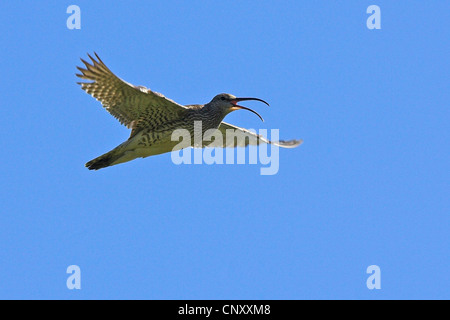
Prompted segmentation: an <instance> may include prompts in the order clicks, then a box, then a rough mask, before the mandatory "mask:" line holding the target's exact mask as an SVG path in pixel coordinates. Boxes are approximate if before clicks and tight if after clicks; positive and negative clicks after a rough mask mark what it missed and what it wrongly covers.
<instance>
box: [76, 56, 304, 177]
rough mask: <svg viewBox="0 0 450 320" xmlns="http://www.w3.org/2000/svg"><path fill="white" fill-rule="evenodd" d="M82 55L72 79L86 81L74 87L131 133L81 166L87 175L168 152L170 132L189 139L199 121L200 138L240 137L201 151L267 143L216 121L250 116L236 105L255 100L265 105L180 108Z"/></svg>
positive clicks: (221, 102) (220, 102)
mask: <svg viewBox="0 0 450 320" xmlns="http://www.w3.org/2000/svg"><path fill="white" fill-rule="evenodd" d="M88 56H89V58H90V59H91V63H89V62H87V61H85V60H83V59H81V61H82V62H83V63H84V65H85V68H80V67H77V68H78V70H80V71H81V74H77V76H78V77H79V78H81V79H84V80H88V81H91V82H78V84H80V85H81V88H82V89H83V90H85V91H86V92H87V93H89V94H90V95H92V96H93V97H94V98H96V99H97V100H98V101H100V102H101V103H102V105H103V107H104V108H105V109H106V110H107V111H108V112H109V113H111V114H112V115H113V116H114V117H115V118H116V119H118V120H119V121H120V123H121V124H123V125H125V126H127V127H128V128H130V129H131V135H130V137H129V139H128V140H127V141H125V142H124V143H122V144H121V145H119V146H118V147H116V148H115V149H113V150H111V151H110V152H108V153H106V154H104V155H102V156H100V157H98V158H95V159H93V160H91V161H89V162H88V163H86V167H88V168H89V169H91V170H97V169H101V168H104V167H108V166H112V165H116V164H119V163H123V162H127V161H130V160H133V159H135V158H138V157H148V156H151V155H156V154H161V153H165V152H170V151H173V150H174V148H175V146H176V145H177V144H178V143H179V142H178V141H172V140H171V135H172V133H173V131H174V130H176V129H186V130H188V131H189V132H190V133H191V135H192V137H193V133H194V123H195V122H196V121H201V122H202V137H203V134H204V133H205V132H206V131H207V130H208V129H219V130H220V131H221V132H222V133H223V134H224V137H225V132H226V130H227V129H228V130H230V129H232V130H234V131H235V132H236V134H237V135H242V137H243V138H245V139H237V140H234V139H233V141H214V142H213V143H211V142H208V143H206V142H205V143H203V142H202V145H201V146H202V147H203V146H214V147H237V146H242V147H243V146H247V145H249V144H251V145H258V144H259V143H261V142H263V143H272V142H271V141H269V140H267V139H265V138H264V137H261V136H258V135H256V134H254V133H252V132H250V131H248V130H246V129H243V128H239V127H236V126H233V125H230V124H227V123H224V122H222V120H223V119H224V117H225V116H226V115H227V114H228V113H230V112H231V111H233V110H237V109H247V110H249V111H252V112H254V113H256V112H255V111H253V110H251V109H248V108H245V107H242V106H238V105H237V102H238V101H243V100H259V101H262V102H264V103H266V102H265V101H263V100H260V99H256V98H236V97H235V96H233V95H230V94H219V95H217V96H216V97H214V98H213V100H212V101H211V102H209V103H208V104H205V105H189V106H183V105H180V104H178V103H176V102H175V101H173V100H170V99H168V98H166V97H164V96H163V95H162V94H160V93H157V92H154V91H151V90H150V89H147V88H145V87H142V86H134V85H132V84H130V83H128V82H126V81H124V80H122V79H120V78H118V77H117V76H116V75H115V74H114V73H112V72H111V70H109V69H108V67H106V65H105V64H104V63H103V61H102V60H101V59H100V58H99V56H98V55H97V54H95V57H96V58H97V59H94V58H93V57H92V56H90V55H88ZM256 114H257V113H256ZM257 115H258V114H257ZM258 116H259V115H258ZM259 117H260V116H259ZM261 119H262V118H261ZM224 140H225V139H224ZM239 141H240V142H239ZM301 142H302V141H301V140H291V141H279V142H273V143H275V144H277V145H279V146H281V147H286V148H292V147H296V146H298V145H300V144H301Z"/></svg>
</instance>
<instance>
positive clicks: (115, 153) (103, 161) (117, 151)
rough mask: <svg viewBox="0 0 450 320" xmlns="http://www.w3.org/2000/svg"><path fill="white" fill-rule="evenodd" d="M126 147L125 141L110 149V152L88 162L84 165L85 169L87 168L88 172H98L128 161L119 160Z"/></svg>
mask: <svg viewBox="0 0 450 320" xmlns="http://www.w3.org/2000/svg"><path fill="white" fill-rule="evenodd" d="M126 145H127V141H126V142H125V143H122V144H121V145H119V146H118V147H116V148H114V149H112V150H111V151H109V152H107V153H105V154H102V155H101V156H99V157H97V158H95V159H93V160H91V161H89V162H88V163H86V164H85V166H86V168H88V169H89V170H98V169H102V168H106V167H109V166H112V165H116V164H119V163H122V162H126V161H129V160H128V159H121V158H123V157H124V154H126Z"/></svg>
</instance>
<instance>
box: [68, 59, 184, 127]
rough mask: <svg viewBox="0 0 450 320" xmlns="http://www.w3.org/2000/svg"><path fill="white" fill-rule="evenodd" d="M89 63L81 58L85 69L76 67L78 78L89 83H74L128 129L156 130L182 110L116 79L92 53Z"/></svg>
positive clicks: (181, 112) (178, 106) (177, 115)
mask: <svg viewBox="0 0 450 320" xmlns="http://www.w3.org/2000/svg"><path fill="white" fill-rule="evenodd" d="M88 56H89V58H90V59H91V61H92V62H91V63H88V62H86V61H85V60H83V59H81V61H82V62H83V63H84V64H85V66H86V69H83V68H80V67H77V68H78V70H80V71H81V74H77V76H78V77H80V78H81V79H85V80H90V81H93V82H87V83H86V82H78V84H80V85H81V88H82V89H83V90H84V91H86V92H87V93H89V94H90V95H92V96H93V97H94V98H96V99H97V100H98V101H100V102H101V103H102V105H103V107H104V108H105V109H106V110H108V112H109V113H110V114H112V115H113V116H114V117H115V118H117V119H118V120H119V121H120V123H121V124H124V125H125V126H127V127H128V128H131V129H136V128H141V127H157V126H159V125H161V124H163V123H165V122H168V121H171V120H174V119H178V118H179V117H180V116H182V114H183V112H185V111H186V108H185V107H184V106H182V105H180V104H178V103H176V102H174V101H172V100H170V99H168V98H166V97H164V96H163V95H162V94H160V93H157V92H153V91H151V90H150V89H147V88H145V87H142V86H134V85H132V84H130V83H128V82H125V81H123V80H122V79H120V78H119V77H117V76H116V75H115V74H114V73H112V72H111V70H109V69H108V67H107V66H106V65H105V64H104V63H103V61H102V60H101V59H100V58H99V56H98V55H97V54H96V53H95V56H96V58H97V60H98V61H97V60H95V59H94V58H92V57H91V56H90V55H89V54H88Z"/></svg>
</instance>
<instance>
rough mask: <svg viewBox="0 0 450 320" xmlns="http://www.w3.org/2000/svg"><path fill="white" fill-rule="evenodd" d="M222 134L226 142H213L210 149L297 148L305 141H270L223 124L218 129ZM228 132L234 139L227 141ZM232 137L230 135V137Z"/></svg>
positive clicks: (245, 130)
mask: <svg viewBox="0 0 450 320" xmlns="http://www.w3.org/2000/svg"><path fill="white" fill-rule="evenodd" d="M218 130H219V131H220V132H221V133H222V137H223V140H224V141H217V140H215V141H213V142H212V143H210V144H209V145H208V147H212V148H214V147H219V148H220V147H222V148H236V147H246V146H248V145H252V146H257V145H259V144H260V143H268V144H273V145H276V146H279V147H282V148H295V147H298V146H299V145H301V144H302V143H303V140H289V141H284V140H280V141H270V140H268V139H266V138H264V137H263V136H261V135H257V134H255V133H253V132H251V131H250V130H247V129H244V128H240V127H237V126H234V125H232V124H228V123H225V122H222V123H221V124H220V126H219V129H218ZM227 130H232V131H230V133H231V134H232V135H233V136H234V137H233V139H226V137H227V134H226V132H227ZM229 136H230V135H229Z"/></svg>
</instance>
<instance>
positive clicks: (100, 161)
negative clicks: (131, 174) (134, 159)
mask: <svg viewBox="0 0 450 320" xmlns="http://www.w3.org/2000/svg"><path fill="white" fill-rule="evenodd" d="M114 153H115V151H114V150H111V151H110V152H107V153H105V154H103V155H101V156H100V157H97V158H95V159H93V160H91V161H89V162H88V163H86V164H85V166H86V168H88V169H89V170H98V169H102V168H106V167H109V166H110V165H112V164H113V162H114V161H115V159H116V157H114Z"/></svg>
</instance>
